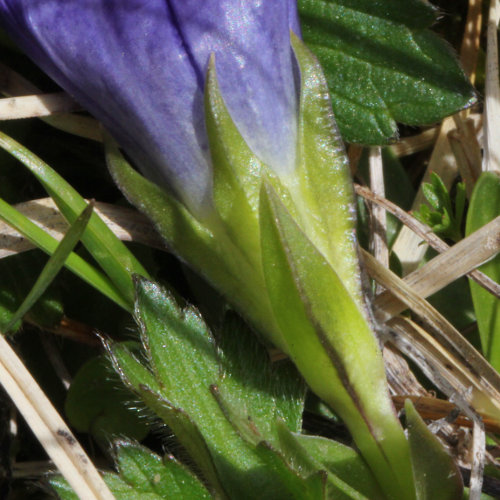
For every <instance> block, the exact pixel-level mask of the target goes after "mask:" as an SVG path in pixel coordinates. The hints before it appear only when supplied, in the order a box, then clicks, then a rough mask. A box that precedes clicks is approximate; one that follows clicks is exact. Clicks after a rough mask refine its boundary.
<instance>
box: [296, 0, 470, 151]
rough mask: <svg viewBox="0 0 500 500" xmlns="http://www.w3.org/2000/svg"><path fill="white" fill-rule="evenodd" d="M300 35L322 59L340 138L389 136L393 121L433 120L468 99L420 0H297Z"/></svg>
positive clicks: (431, 13)
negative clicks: (430, 28)
mask: <svg viewBox="0 0 500 500" xmlns="http://www.w3.org/2000/svg"><path fill="white" fill-rule="evenodd" d="M299 12H300V15H301V19H302V31H303V36H304V40H305V42H306V43H307V45H308V46H309V47H310V48H311V50H312V51H313V52H314V53H315V54H316V56H317V57H318V59H319V61H320V63H321V65H322V66H323V68H324V70H325V74H326V78H327V80H328V86H329V88H330V94H331V96H332V104H333V111H334V113H335V118H336V120H337V123H338V124H339V128H340V131H341V133H342V136H343V138H344V139H345V140H346V141H349V142H360V143H363V144H387V143H388V142H389V141H391V139H393V138H394V137H395V136H396V134H397V128H396V122H401V123H405V124H409V125H423V124H430V123H433V122H436V121H438V120H440V119H442V118H444V117H445V116H447V115H450V114H452V113H454V112H456V111H458V110H460V109H462V108H464V107H466V106H469V105H471V104H472V103H473V102H474V100H475V97H474V90H473V89H472V87H471V85H470V84H469V82H468V81H467V80H466V78H465V76H464V74H463V72H462V70H461V68H460V66H459V65H458V63H457V61H456V57H455V56H454V54H453V53H452V51H451V50H450V48H449V47H448V46H447V45H446V43H445V42H444V41H443V40H441V39H439V37H438V36H437V35H436V34H435V33H432V32H431V31H430V30H429V27H430V26H431V25H432V24H433V23H434V22H435V19H436V14H435V10H434V9H433V7H432V6H431V5H430V4H428V3H426V2H425V3H424V2H422V1H420V0H407V1H405V2H404V5H402V4H401V2H400V1H399V0H300V1H299Z"/></svg>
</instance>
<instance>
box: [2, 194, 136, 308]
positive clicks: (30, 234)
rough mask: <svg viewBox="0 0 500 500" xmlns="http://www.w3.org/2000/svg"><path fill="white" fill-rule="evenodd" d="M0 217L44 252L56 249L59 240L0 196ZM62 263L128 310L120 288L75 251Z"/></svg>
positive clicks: (128, 306)
mask: <svg viewBox="0 0 500 500" xmlns="http://www.w3.org/2000/svg"><path fill="white" fill-rule="evenodd" d="M0 218H1V219H2V220H4V221H5V222H6V223H7V224H9V226H12V227H13V228H14V229H16V230H17V231H18V232H19V233H21V234H22V235H23V236H24V237H25V238H26V239H28V240H29V241H30V242H31V243H33V245H35V246H37V247H38V248H40V249H41V250H43V251H44V252H45V253H47V254H49V255H52V254H53V253H54V252H55V251H56V248H57V246H58V243H59V242H58V241H57V240H56V239H55V238H53V237H52V236H50V235H49V234H48V233H46V232H45V231H44V230H43V229H41V228H40V227H38V226H37V225H36V224H35V223H33V222H31V221H30V220H29V219H28V218H27V217H26V216H24V215H23V214H22V213H21V212H18V211H17V210H16V209H15V208H13V207H11V206H10V205H9V204H8V203H6V202H5V201H4V200H2V199H1V198H0ZM64 265H65V267H67V268H68V269H69V270H70V271H72V272H74V273H75V274H76V275H77V276H79V277H80V278H81V279H83V280H84V281H86V282H87V283H89V284H90V285H92V286H93V287H94V288H95V289H97V290H98V291H99V292H101V293H102V294H103V295H106V296H107V297H108V298H110V299H111V300H112V301H113V302H116V303H117V304H118V305H119V306H121V307H123V308H124V309H125V310H127V311H129V310H130V308H131V307H130V304H129V303H128V302H127V301H126V300H125V298H124V297H123V295H122V294H121V292H120V290H118V288H116V287H115V285H114V284H113V283H112V282H111V281H110V280H109V279H108V278H107V277H106V276H105V275H104V274H103V273H101V272H100V271H98V270H97V269H96V268H95V267H94V266H92V265H90V264H88V263H87V262H86V261H85V260H83V259H82V258H81V257H79V256H78V255H76V254H75V253H71V254H70V255H69V256H68V258H67V259H66V261H65V264H64Z"/></svg>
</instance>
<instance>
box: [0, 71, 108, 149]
mask: <svg viewBox="0 0 500 500" xmlns="http://www.w3.org/2000/svg"><path fill="white" fill-rule="evenodd" d="M0 93H1V94H3V95H5V96H8V97H22V96H29V95H32V94H36V95H39V94H43V92H42V91H41V90H40V89H39V88H38V87H36V86H35V85H33V84H32V83H31V82H30V81H29V80H27V79H26V78H24V77H23V76H21V75H20V74H19V73H16V72H15V71H14V70H12V69H11V68H9V67H8V66H6V65H5V64H2V63H0ZM19 118H20V117H19ZM39 118H40V119H41V120H43V121H44V122H45V123H47V124H48V125H51V126H52V127H54V128H57V129H59V130H62V131H64V132H68V133H69V134H73V135H77V136H79V137H83V138H85V139H90V140H93V141H98V142H102V133H101V129H100V126H99V122H97V120H95V119H94V118H91V117H89V116H80V115H72V114H66V113H61V114H55V115H48V116H40V117H39Z"/></svg>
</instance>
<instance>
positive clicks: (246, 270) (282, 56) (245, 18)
mask: <svg viewBox="0 0 500 500" xmlns="http://www.w3.org/2000/svg"><path fill="white" fill-rule="evenodd" d="M0 16H1V17H0V19H1V22H2V24H3V26H5V28H6V29H7V31H8V32H9V33H10V34H11V35H12V37H13V38H14V39H15V40H16V41H17V42H18V43H19V45H20V46H21V47H22V48H23V49H24V50H25V52H26V53H27V54H28V55H29V56H30V57H32V59H33V60H34V61H35V62H36V63H38V64H39V65H40V66H41V67H42V68H43V69H44V70H45V71H46V72H47V73H48V74H49V75H50V76H51V77H52V78H53V79H54V80H55V81H56V82H58V83H59V84H60V85H61V87H63V88H64V89H65V90H66V91H67V92H69V93H70V94H71V95H73V96H74V97H75V98H76V99H77V100H78V101H79V102H80V103H81V104H82V105H83V106H84V107H85V108H86V109H87V110H88V111H90V112H91V113H92V114H94V115H95V116H96V118H98V119H99V120H100V121H101V122H102V123H103V124H104V126H105V127H106V128H107V129H108V130H109V132H111V134H112V135H113V136H114V138H115V139H116V140H117V142H118V143H119V144H120V146H121V147H122V148H123V149H124V150H125V151H126V152H127V153H128V155H129V157H130V158H132V160H133V161H134V162H135V163H136V165H137V166H138V167H139V168H140V169H141V170H142V172H143V173H144V174H145V175H146V177H148V178H149V179H150V181H153V182H149V181H146V180H145V179H144V178H143V177H142V176H140V175H139V174H138V173H137V172H136V171H134V170H133V169H131V168H130V166H125V167H124V166H123V165H122V164H123V163H124V162H122V163H121V164H120V165H121V166H118V167H117V166H116V165H114V166H113V161H114V160H112V159H111V160H110V161H109V163H110V165H111V170H112V172H113V175H114V177H115V179H116V180H117V182H118V184H119V186H120V188H121V189H122V190H123V191H124V193H125V194H126V195H127V197H128V198H129V200H131V201H132V202H133V203H134V204H135V205H136V206H137V207H139V208H140V209H141V210H143V211H144V212H146V213H147V214H148V215H149V216H150V217H151V218H152V220H153V221H154V222H155V224H156V227H157V228H158V230H159V231H160V233H161V234H162V236H163V237H164V239H165V240H166V241H167V243H168V244H169V246H170V248H171V249H172V250H173V251H174V252H175V253H176V254H177V255H178V256H179V257H180V258H181V259H183V260H184V261H186V262H187V263H188V264H189V265H191V267H193V268H194V269H195V270H196V271H198V272H200V273H201V274H202V275H204V276H205V278H206V279H207V280H208V281H210V282H211V283H212V285H213V286H214V287H216V288H218V289H219V290H220V291H221V292H222V293H223V294H224V295H225V296H226V297H227V298H228V300H229V301H231V302H232V304H233V305H234V306H235V307H236V308H237V309H238V310H239V312H241V313H242V314H243V315H244V316H245V317H246V318H247V319H249V321H250V322H251V324H253V325H254V326H255V327H256V329H258V330H259V331H260V332H261V333H262V334H263V335H264V336H266V338H267V339H268V340H269V341H271V342H273V343H274V344H276V345H277V346H278V347H279V348H281V349H282V350H283V351H284V352H285V353H286V354H288V355H289V356H290V358H291V359H292V360H293V361H294V362H295V364H296V365H297V367H298V368H299V370H300V371H301V373H302V374H303V375H304V378H305V379H306V381H307V382H308V383H309V385H310V387H311V388H312V390H313V391H314V392H316V393H317V394H318V395H319V396H320V397H321V398H323V399H324V400H325V401H326V402H327V403H328V404H330V406H332V408H333V409H334V410H335V411H336V412H337V413H338V414H339V415H340V416H341V417H342V418H343V419H344V421H345V422H346V424H347V425H348V427H349V429H350V430H351V432H352V434H353V437H354V439H355V441H356V443H357V445H358V447H359V448H360V450H361V452H362V453H363V455H364V457H365V458H366V460H367V462H368V463H369V464H370V466H371V467H372V470H373V472H374V474H375V475H376V476H377V478H378V480H379V482H380V484H381V486H382V488H383V489H384V491H385V492H386V493H387V494H388V497H389V498H398V499H399V498H401V499H408V500H413V499H414V498H415V494H414V484H413V475H412V471H411V464H410V458H409V447H408V442H407V441H406V438H405V436H404V433H403V430H402V428H401V426H400V423H399V421H398V419H397V417H396V415H395V412H394V408H393V406H392V403H391V400H390V398H389V393H388V388H387V384H386V380H385V373H384V364H383V360H382V356H381V352H380V349H379V346H378V341H377V339H376V337H375V335H374V333H373V330H372V328H371V321H370V316H369V314H368V312H367V308H366V304H365V302H364V300H363V294H362V291H361V283H360V271H359V266H358V260H357V250H356V239H355V229H354V228H355V217H354V213H355V210H354V196H353V190H352V182H351V179H350V174H349V168H348V165H347V163H346V161H345V154H344V151H343V148H342V144H341V141H340V140H339V138H338V134H336V128H335V123H334V120H333V115H332V112H331V106H330V97H329V94H328V89H327V85H326V81H325V78H324V75H323V73H322V71H321V68H320V67H319V65H318V63H317V61H316V60H315V58H314V57H313V56H312V54H311V53H310V52H309V51H308V50H307V48H306V47H305V46H304V45H303V44H302V43H301V42H300V40H299V39H298V38H297V37H296V36H295V35H293V34H291V31H292V32H294V33H295V34H298V33H299V27H298V20H297V11H296V5H295V2H294V1H293V0H203V1H201V0H0ZM292 47H293V50H292ZM212 55H213V57H211V56H212ZM209 59H210V63H209ZM207 69H209V71H208V72H207ZM299 81H300V88H299V86H298V85H297V83H296V82H299ZM113 155H114V153H113ZM113 155H111V154H109V151H108V159H109V158H111V157H112V156H113ZM115 156H116V155H115ZM120 161H121V160H120ZM120 161H119V162H118V163H120ZM158 186H161V187H158ZM165 189H166V190H167V191H165Z"/></svg>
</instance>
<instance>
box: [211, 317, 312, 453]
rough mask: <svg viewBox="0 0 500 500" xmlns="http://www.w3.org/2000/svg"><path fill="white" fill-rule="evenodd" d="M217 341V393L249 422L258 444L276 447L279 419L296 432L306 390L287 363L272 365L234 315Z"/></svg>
mask: <svg viewBox="0 0 500 500" xmlns="http://www.w3.org/2000/svg"><path fill="white" fill-rule="evenodd" d="M217 341H218V345H219V349H220V354H219V362H220V365H221V375H220V379H219V382H218V384H217V389H218V392H220V393H221V394H222V396H223V398H224V400H225V401H226V402H227V403H228V404H229V405H231V406H232V407H233V408H238V410H239V413H240V415H242V416H243V420H246V421H247V423H248V421H249V419H250V420H251V422H252V425H253V426H255V428H256V430H258V435H259V436H260V440H262V439H265V440H266V441H269V442H270V443H272V444H274V443H275V441H276V439H277V435H276V429H275V425H276V420H277V419H278V418H279V419H282V420H283V421H284V422H285V423H286V425H288V427H289V428H290V430H292V431H294V432H299V431H300V430H301V428H302V412H303V409H304V397H305V389H306V387H305V384H304V382H303V380H302V377H301V376H300V374H299V373H298V372H297V370H296V368H295V367H294V366H293V364H292V363H291V362H290V360H283V361H279V362H275V363H272V364H271V363H270V361H269V355H268V353H267V352H266V349H265V348H264V347H263V346H262V344H260V343H259V341H258V340H257V338H256V337H255V334H254V333H253V332H251V331H250V330H249V329H248V327H247V326H246V325H245V324H244V323H243V321H242V320H241V319H240V318H238V317H237V316H236V315H234V314H231V315H227V316H226V318H225V321H224V324H223V327H222V331H221V332H220V334H219V335H218V336H217Z"/></svg>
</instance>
